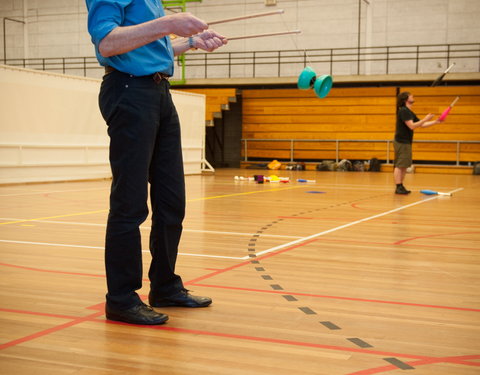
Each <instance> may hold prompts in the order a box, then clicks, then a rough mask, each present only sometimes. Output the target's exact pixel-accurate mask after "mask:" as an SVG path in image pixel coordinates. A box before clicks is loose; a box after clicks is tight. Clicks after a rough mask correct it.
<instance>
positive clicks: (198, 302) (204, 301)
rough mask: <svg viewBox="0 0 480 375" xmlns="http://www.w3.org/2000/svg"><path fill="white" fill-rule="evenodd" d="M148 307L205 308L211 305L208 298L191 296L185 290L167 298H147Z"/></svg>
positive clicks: (210, 300) (151, 296) (150, 296)
mask: <svg viewBox="0 0 480 375" xmlns="http://www.w3.org/2000/svg"><path fill="white" fill-rule="evenodd" d="M148 301H149V302H150V305H152V306H154V307H166V306H179V307H207V306H208V305H210V304H211V303H212V299H211V298H209V297H200V296H192V295H191V294H190V293H189V292H188V290H187V289H182V290H181V291H180V292H178V293H175V294H173V295H171V296H168V297H155V296H153V295H152V293H150V295H149V296H148Z"/></svg>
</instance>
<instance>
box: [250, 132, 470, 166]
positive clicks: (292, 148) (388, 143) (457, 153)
mask: <svg viewBox="0 0 480 375" xmlns="http://www.w3.org/2000/svg"><path fill="white" fill-rule="evenodd" d="M241 141H242V142H243V144H244V145H243V151H244V160H243V161H245V162H248V161H251V160H249V159H248V143H249V142H290V157H289V159H290V160H289V161H290V162H294V161H295V157H294V154H295V151H296V149H295V143H297V142H298V143H302V142H313V143H315V142H318V143H334V142H335V161H336V162H337V163H338V162H339V161H340V160H341V159H340V152H341V151H342V150H341V144H342V143H344V142H360V143H385V145H386V148H385V154H386V158H385V162H386V163H387V164H389V163H390V162H391V161H392V159H393V158H392V157H391V155H390V149H391V144H392V143H393V141H392V140H370V139H248V138H244V139H242V140H241ZM413 143H444V144H445V143H449V144H455V145H456V151H455V165H457V166H459V165H460V162H462V161H465V160H460V153H461V150H460V147H461V145H463V144H480V141H460V140H447V141H444V140H438V141H436V140H418V141H413ZM309 151H314V150H309ZM322 151H332V150H318V152H319V153H320V152H322ZM345 151H347V150H345ZM348 151H350V152H352V150H348ZM273 154H274V151H272V156H273ZM372 157H375V155H373V152H372ZM479 157H480V155H479ZM321 159H322V160H323V159H328V158H321ZM321 159H320V158H319V159H315V161H318V160H321ZM359 159H362V158H359ZM297 160H298V159H297ZM382 160H383V158H382ZM448 161H450V160H448ZM448 161H447V160H438V162H439V163H441V162H448ZM474 161H475V160H466V162H474Z"/></svg>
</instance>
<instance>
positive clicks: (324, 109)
mask: <svg viewBox="0 0 480 375" xmlns="http://www.w3.org/2000/svg"><path fill="white" fill-rule="evenodd" d="M398 90H400V91H399V92H401V91H410V92H411V93H412V94H413V95H414V97H415V100H416V104H415V105H414V111H415V113H416V114H417V115H418V117H420V118H422V117H423V116H425V115H426V114H427V113H429V112H431V113H435V114H437V115H439V114H440V113H441V112H442V111H443V110H444V109H445V108H446V107H447V106H448V105H449V104H450V103H451V101H452V100H453V99H454V98H455V97H456V96H460V97H461V99H460V101H459V102H458V103H457V105H456V106H455V107H454V109H453V110H452V112H451V113H450V115H449V117H448V118H447V121H446V122H445V123H444V124H439V125H436V126H433V127H430V128H427V129H421V130H417V131H415V137H414V140H424V141H432V143H414V146H413V150H414V151H413V152H414V159H415V160H422V161H428V162H432V163H434V164H435V163H438V164H441V163H445V162H452V161H456V158H457V144H455V143H439V142H437V143H435V142H434V141H458V140H460V141H480V87H479V86H448V87H421V88H420V87H400V88H398ZM396 95H397V88H396V87H382V88H376V87H366V88H334V89H332V90H331V92H330V93H329V95H328V96H327V97H326V98H324V99H318V98H317V97H316V96H315V95H314V93H313V91H312V90H309V91H301V90H297V89H267V90H257V89H254V90H243V92H242V100H243V133H242V138H244V139H262V141H255V142H248V157H249V158H255V159H257V160H264V161H270V160H273V159H278V160H289V159H290V149H291V142H290V139H302V140H310V139H311V140H313V139H322V140H331V142H314V141H311V142H295V145H294V148H295V153H294V160H302V159H303V160H312V161H320V160H325V159H335V158H336V152H335V147H336V142H335V140H337V139H339V140H362V142H341V146H340V152H339V155H338V156H339V159H349V160H369V159H371V158H372V157H376V158H378V159H380V160H387V159H390V161H391V160H392V159H393V157H394V153H393V145H390V150H389V151H388V152H387V147H386V144H385V143H376V142H372V141H375V140H376V141H378V140H391V139H393V135H394V131H395V113H396V108H395V107H396V105H395V103H396ZM273 139H276V140H279V139H280V140H283V139H285V142H279V141H270V140H273ZM243 150H244V148H242V152H244V151H243ZM244 156H245V155H242V157H244ZM478 160H480V144H478V143H476V144H463V145H461V146H460V149H459V161H460V162H473V161H478ZM248 164H249V163H247V162H243V163H242V165H243V166H246V165H248ZM390 168H391V166H388V165H386V166H385V169H387V170H388V169H390ZM422 168H423V167H422ZM432 168H436V169H435V171H436V170H437V169H438V168H442V170H443V169H444V168H445V167H438V166H426V167H425V168H424V169H425V171H428V170H432ZM417 170H419V169H418V168H417ZM456 171H457V172H459V173H471V168H468V167H456Z"/></svg>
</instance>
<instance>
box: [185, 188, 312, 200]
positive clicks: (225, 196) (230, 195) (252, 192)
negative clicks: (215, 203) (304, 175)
mask: <svg viewBox="0 0 480 375" xmlns="http://www.w3.org/2000/svg"><path fill="white" fill-rule="evenodd" d="M301 187H305V186H292V187H286V188H279V189H268V190H255V191H246V192H244V193H235V194H225V195H217V196H214V197H205V198H197V199H189V200H187V202H196V201H204V200H207V199H216V198H228V197H236V196H239V195H248V194H256V193H266V192H268V191H282V190H291V189H297V188H301Z"/></svg>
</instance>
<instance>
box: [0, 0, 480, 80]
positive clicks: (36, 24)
mask: <svg viewBox="0 0 480 375" xmlns="http://www.w3.org/2000/svg"><path fill="white" fill-rule="evenodd" d="M368 2H369V3H370V4H369V5H368V4H367V3H366V2H365V1H364V0H335V1H332V0H278V1H277V5H276V6H273V7H272V6H265V1H264V0H203V1H202V2H201V3H190V4H189V5H188V10H189V11H191V12H192V13H194V14H196V15H197V16H199V17H201V18H203V19H205V20H207V21H208V20H216V19H221V18H225V17H232V16H238V15H243V14H250V13H257V12H262V11H266V10H272V9H279V8H281V9H284V10H285V14H284V15H281V16H271V17H266V18H257V19H250V20H244V21H238V22H234V23H228V24H220V25H217V26H216V29H217V30H218V31H219V32H221V33H223V34H225V35H226V36H237V35H245V34H253V33H263V32H269V31H277V30H278V31H282V30H286V29H289V30H293V29H301V30H302V34H300V35H298V36H283V37H274V38H262V39H248V40H241V41H232V42H231V43H230V44H229V45H228V46H226V47H225V48H224V49H223V51H264V50H286V49H310V48H340V47H342V48H343V47H345V48H352V47H353V48H354V47H358V44H359V43H358V37H359V33H358V26H359V14H360V45H361V46H392V45H416V44H446V43H468V42H476V43H478V42H480V23H478V22H476V20H477V19H479V18H480V1H479V0H402V1H399V0H368ZM359 5H360V9H359ZM359 11H360V13H359ZM86 15H87V13H86V7H85V2H84V0H0V18H3V17H10V18H14V19H18V20H26V21H27V23H26V25H23V24H21V23H16V22H14V21H8V20H7V23H6V30H7V31H6V55H7V58H9V59H10V58H38V57H41V58H45V57H76V56H93V48H92V46H91V44H90V38H89V35H88V33H87V31H86ZM0 32H1V31H0ZM1 43H2V49H1V52H0V56H1V57H2V58H3V57H4V56H3V41H2V42H1ZM445 68H446V62H445V61H438V62H435V61H434V62H432V64H431V65H430V66H426V67H424V68H423V69H424V70H425V72H431V73H433V72H440V71H442V70H443V69H445ZM248 69H249V68H248V67H235V72H234V76H242V75H244V74H246V73H248V72H246V70H248ZM356 69H357V66H356V64H346V66H345V67H342V68H341V70H342V71H341V72H338V73H337V74H356ZM371 69H373V71H372V73H375V71H374V70H375V69H374V68H371V67H370V70H371ZM393 69H396V68H393ZM398 69H399V70H400V71H398V73H402V71H401V66H400V67H399V68H398ZM472 69H473V71H478V60H477V61H474V62H472V63H470V62H466V63H465V64H463V65H462V64H461V63H457V65H456V66H455V68H454V69H453V70H452V72H460V71H462V72H463V71H472ZM475 69H476V70H475ZM264 70H265V71H264V72H262V71H259V72H258V73H259V75H261V74H262V73H263V74H266V75H267V76H268V73H269V70H271V68H269V67H268V66H267V67H265V69H264ZM79 73H81V72H79ZM391 73H395V71H392V72H391ZM100 74H101V72H100V71H97V72H96V73H94V72H90V73H89V75H96V76H99V75H100ZM193 74H195V72H193Z"/></svg>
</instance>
